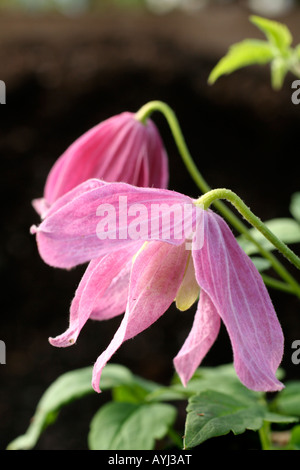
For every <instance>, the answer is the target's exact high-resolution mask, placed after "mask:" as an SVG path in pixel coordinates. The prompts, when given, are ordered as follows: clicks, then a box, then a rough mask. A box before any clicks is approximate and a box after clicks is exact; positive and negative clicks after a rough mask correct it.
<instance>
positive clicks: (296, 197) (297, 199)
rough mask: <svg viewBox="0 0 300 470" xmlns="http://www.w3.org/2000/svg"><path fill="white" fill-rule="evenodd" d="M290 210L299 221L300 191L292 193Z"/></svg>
mask: <svg viewBox="0 0 300 470" xmlns="http://www.w3.org/2000/svg"><path fill="white" fill-rule="evenodd" d="M290 212H291V214H292V216H293V217H294V219H296V220H297V222H300V192H296V193H294V194H292V197H291V203H290Z"/></svg>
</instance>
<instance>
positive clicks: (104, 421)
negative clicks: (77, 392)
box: [88, 402, 176, 450]
mask: <svg viewBox="0 0 300 470" xmlns="http://www.w3.org/2000/svg"><path fill="white" fill-rule="evenodd" d="M175 418H176V409H175V408H174V407H173V406H172V405H169V404H164V403H150V404H137V403H125V402H110V403H107V404H106V405H104V406H102V408H100V410H99V411H98V412H97V413H96V415H95V416H94V418H93V419H92V421H91V425H90V432H89V435H88V444H89V448H90V450H152V449H154V446H155V440H156V439H162V438H163V437H164V436H165V435H166V434H167V432H168V429H169V428H170V427H171V426H172V425H173V423H174V421H175Z"/></svg>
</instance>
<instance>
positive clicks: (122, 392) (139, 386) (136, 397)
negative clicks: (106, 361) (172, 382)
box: [113, 375, 161, 403]
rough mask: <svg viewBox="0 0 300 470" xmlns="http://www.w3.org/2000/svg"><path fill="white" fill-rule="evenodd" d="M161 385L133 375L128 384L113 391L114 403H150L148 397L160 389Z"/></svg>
mask: <svg viewBox="0 0 300 470" xmlns="http://www.w3.org/2000/svg"><path fill="white" fill-rule="evenodd" d="M160 388H161V385H159V384H157V383H155V382H152V381H150V380H145V379H143V378H141V377H138V376H137V375H132V379H131V380H130V382H129V383H128V384H125V385H123V384H122V385H120V386H118V387H115V388H114V390H113V400H114V401H126V402H130V403H141V402H143V401H148V397H149V396H150V395H151V394H152V393H155V392H156V390H158V389H160Z"/></svg>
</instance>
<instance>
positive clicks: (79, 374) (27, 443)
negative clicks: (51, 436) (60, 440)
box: [7, 364, 133, 450]
mask: <svg viewBox="0 0 300 470" xmlns="http://www.w3.org/2000/svg"><path fill="white" fill-rule="evenodd" d="M132 377H133V376H132V374H131V372H130V371H129V370H128V369H126V368H125V367H123V366H119V365H116V364H109V365H107V366H106V368H105V369H104V371H103V374H102V380H101V388H102V390H105V389H109V388H112V387H115V386H117V385H120V384H124V383H129V382H130V381H131V380H132ZM91 381H92V367H85V368H83V369H77V370H74V371H71V372H67V373H65V374H63V375H61V376H60V377H59V378H58V379H56V380H55V381H54V382H53V383H52V384H51V385H50V387H49V388H48V389H47V390H46V392H45V393H44V395H43V396H42V398H41V400H40V401H39V403H38V405H37V408H36V412H35V414H34V416H33V418H32V420H31V423H30V425H29V427H28V429H27V431H26V433H25V434H24V435H22V436H19V437H17V438H16V439H15V440H14V441H12V442H11V443H10V444H9V445H8V447H7V449H8V450H19V449H24V450H26V449H32V448H33V447H34V446H35V445H36V443H37V441H38V439H39V437H40V435H41V433H42V432H43V431H44V429H45V428H46V427H47V426H49V425H50V424H52V423H53V422H54V421H55V420H56V418H57V415H58V413H59V411H60V409H61V408H62V407H63V406H65V405H67V404H68V403H70V402H72V401H74V400H77V399H79V398H81V397H83V396H85V395H87V394H90V393H95V392H94V390H93V388H92V385H91Z"/></svg>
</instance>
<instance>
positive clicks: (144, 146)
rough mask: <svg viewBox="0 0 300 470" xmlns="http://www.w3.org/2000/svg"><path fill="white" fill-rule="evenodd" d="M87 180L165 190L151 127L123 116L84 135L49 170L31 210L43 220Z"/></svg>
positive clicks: (161, 153)
mask: <svg viewBox="0 0 300 470" xmlns="http://www.w3.org/2000/svg"><path fill="white" fill-rule="evenodd" d="M90 178H100V179H102V180H105V181H110V182H112V181H123V182H126V183H130V184H133V185H135V186H143V187H148V186H150V187H151V186H154V187H157V188H166V187H167V184H168V160H167V154H166V151H165V149H164V146H163V143H162V140H161V137H160V135H159V132H158V130H157V128H156V126H155V124H154V123H153V122H152V121H151V120H150V119H148V121H147V123H146V124H142V123H141V122H140V121H138V120H137V119H136V118H135V115H134V113H130V112H124V113H121V114H119V115H117V116H113V117H111V118H110V119H107V120H105V121H103V122H101V123H100V124H98V125H96V126H95V127H93V128H92V129H90V130H89V131H87V132H86V133H85V134H83V135H82V136H81V137H79V138H78V139H77V140H76V141H75V142H74V143H73V144H72V145H71V146H70V147H69V148H68V149H67V150H66V151H65V152H64V153H63V154H62V155H61V157H60V158H59V159H58V160H57V161H56V163H55V164H54V166H53V167H52V169H51V171H50V173H49V175H48V177H47V181H46V184H45V189H44V197H43V198H39V199H35V200H34V201H33V206H34V208H35V210H36V211H37V212H38V214H39V215H41V216H42V217H44V216H45V214H46V212H47V210H48V209H49V207H50V206H51V205H52V204H53V203H54V202H55V201H56V200H57V199H58V198H59V197H61V196H62V195H64V194H65V193H67V192H68V191H70V190H71V189H73V188H75V187H76V186H77V185H78V184H80V183H82V182H84V181H86V180H88V179H90Z"/></svg>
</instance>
